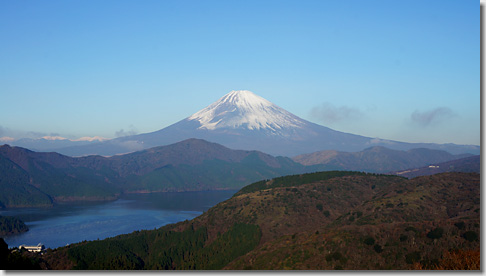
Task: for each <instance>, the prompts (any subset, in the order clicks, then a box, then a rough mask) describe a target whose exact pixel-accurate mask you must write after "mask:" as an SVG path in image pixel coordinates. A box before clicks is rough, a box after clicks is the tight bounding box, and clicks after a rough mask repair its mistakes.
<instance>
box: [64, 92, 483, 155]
mask: <svg viewBox="0 0 486 276" xmlns="http://www.w3.org/2000/svg"><path fill="white" fill-rule="evenodd" d="M189 138H198V139H204V140H207V141H210V142H214V143H218V144H221V145H223V146H226V147H229V148H231V149H242V150H258V151H262V152H265V153H268V154H271V155H274V156H295V155H299V154H304V153H312V152H315V151H322V150H337V151H346V152H353V151H361V150H363V149H365V148H369V147H373V146H385V147H388V148H391V149H397V150H408V149H412V148H420V147H423V148H431V149H440V150H445V151H448V152H450V153H453V154H459V153H475V154H479V147H477V146H461V145H454V144H443V145H439V144H425V143H422V144H420V143H403V142H398V141H390V140H383V139H377V138H370V137H364V136H360V135H354V134H349V133H344V132H340V131H336V130H333V129H330V128H328V127H324V126H321V125H318V124H314V123H311V122H309V121H306V120H304V119H302V118H299V117H298V116H295V115H293V114H291V113H290V112H288V111H286V110H284V109H283V108H281V107H278V106H276V105H275V104H273V103H271V102H269V101H267V100H266V99H264V98H262V97H260V96H258V95H255V94H254V93H252V92H250V91H231V92H230V93H228V94H226V95H225V96H223V97H222V98H220V99H219V100H218V101H216V102H214V103H213V104H211V105H209V106H208V107H206V108H204V109H202V110H200V111H198V112H196V113H195V114H193V115H191V116H189V117H187V118H186V119H183V120H181V121H179V122H177V123H175V124H173V125H170V126H168V127H166V128H164V129H161V130H158V131H155V132H151V133H145V134H139V135H133V136H126V137H120V138H117V139H112V140H109V141H104V142H99V143H92V144H89V145H84V146H75V147H65V148H60V149H56V151H57V152H60V153H62V154H65V155H70V156H83V155H90V154H98V155H103V156H111V155H116V154H122V153H129V152H134V151H138V150H142V149H148V148H151V147H156V146H162V145H169V144H173V143H176V142H179V141H182V140H186V139H189Z"/></svg>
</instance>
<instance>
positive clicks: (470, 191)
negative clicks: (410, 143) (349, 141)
mask: <svg viewBox="0 0 486 276" xmlns="http://www.w3.org/2000/svg"><path fill="white" fill-rule="evenodd" d="M273 183H275V185H274V184H273ZM279 183H280V184H279ZM286 183H287V184H286ZM265 185H267V187H265V186H262V185H261V184H256V185H255V186H258V187H256V188H255V189H252V190H248V191H246V192H240V193H238V194H236V195H235V196H234V197H232V198H230V199H228V200H226V201H224V202H221V203H220V204H218V205H216V206H214V207H213V208H211V209H210V210H208V211H207V212H205V213H204V214H202V215H201V216H199V217H197V218H195V219H193V220H191V221H185V222H180V223H177V224H173V225H167V226H165V227H162V228H160V229H157V230H151V231H137V232H134V233H131V234H127V235H121V236H117V237H114V238H110V239H106V240H102V241H93V242H84V243H79V244H74V245H71V246H70V247H66V248H59V249H56V250H53V251H51V252H48V253H47V254H45V255H44V256H43V257H42V260H41V265H42V266H43V267H45V268H49V269H236V270H241V269H258V270H266V269H278V270H283V269H310V270H316V269H353V270H356V269H358V270H367V269H372V270H376V269H394V270H401V269H451V268H455V269H479V245H480V241H479V233H480V229H479V222H480V220H479V218H480V215H479V214H480V176H479V174H476V173H445V174H438V175H433V176H425V177H417V178H414V179H406V178H403V177H397V176H385V175H373V174H362V173H352V172H351V173H342V174H341V175H338V174H335V172H323V173H314V174H305V175H296V176H290V177H283V178H279V179H278V180H277V179H275V180H268V181H266V182H265ZM251 186H252V185H250V186H249V187H251ZM465 260H469V261H471V262H470V263H469V264H466V263H465Z"/></svg>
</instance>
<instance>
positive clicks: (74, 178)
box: [0, 139, 461, 208]
mask: <svg viewBox="0 0 486 276" xmlns="http://www.w3.org/2000/svg"><path fill="white" fill-rule="evenodd" d="M331 155H332V154H331ZM460 157H461V156H454V155H451V154H449V153H447V152H444V151H434V150H428V149H417V150H410V151H408V152H400V151H394V150H389V149H385V148H381V147H375V148H370V149H368V150H365V151H363V152H357V153H337V155H336V156H334V157H332V158H329V159H328V160H327V163H325V164H319V163H312V162H315V161H312V159H309V160H311V161H308V162H311V163H306V162H304V159H305V158H302V157H301V158H300V159H296V161H299V162H301V163H303V164H301V163H297V162H295V161H293V160H292V159H290V158H288V157H273V156H271V155H268V154H265V153H262V152H259V151H244V150H232V149H229V148H227V147H224V146H222V145H219V144H216V143H211V142H207V141H205V140H201V139H188V140H184V141H181V142H178V143H175V144H172V145H168V146H161V147H155V148H151V149H147V150H142V151H138V152H134V153H130V154H125V155H117V156H112V157H102V156H85V157H76V158H74V157H69V156H65V155H62V154H59V153H55V152H33V151H30V150H27V149H24V148H19V147H10V146H8V145H4V146H0V175H1V176H2V177H1V178H0V208H2V207H29V206H50V205H52V204H53V203H54V202H61V201H75V200H85V201H86V200H91V201H93V200H113V199H116V198H117V197H118V196H119V195H120V194H121V193H134V192H164V191H200V190H215V189H238V188H241V187H243V186H245V185H247V184H249V183H252V182H255V181H258V180H262V179H268V178H272V177H277V176H283V175H289V174H295V173H307V172H316V171H325V170H357V171H367V172H383V171H385V172H389V171H397V170H400V169H408V168H416V167H419V166H422V164H430V163H437V162H441V161H443V160H452V159H454V158H460ZM304 164H306V165H304ZM310 164H311V165H310Z"/></svg>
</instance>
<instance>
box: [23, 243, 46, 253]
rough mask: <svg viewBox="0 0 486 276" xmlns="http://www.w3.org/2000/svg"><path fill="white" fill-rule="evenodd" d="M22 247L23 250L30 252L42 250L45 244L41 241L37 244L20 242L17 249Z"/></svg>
mask: <svg viewBox="0 0 486 276" xmlns="http://www.w3.org/2000/svg"><path fill="white" fill-rule="evenodd" d="M22 248H24V249H25V250H27V251H30V252H42V251H44V250H46V248H45V246H44V245H43V244H42V243H39V244H38V245H25V244H22V245H21V246H19V249H22Z"/></svg>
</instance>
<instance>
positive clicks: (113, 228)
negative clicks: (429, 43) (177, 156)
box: [0, 191, 236, 248]
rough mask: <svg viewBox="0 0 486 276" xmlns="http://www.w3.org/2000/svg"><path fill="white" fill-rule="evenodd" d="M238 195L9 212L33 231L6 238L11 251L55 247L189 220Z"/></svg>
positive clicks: (155, 197)
mask: <svg viewBox="0 0 486 276" xmlns="http://www.w3.org/2000/svg"><path fill="white" fill-rule="evenodd" d="M235 192H236V191H204V192H183V193H153V194H130V195H124V196H122V197H121V198H120V199H118V200H116V201H112V202H104V203H78V204H69V205H67V204H65V205H56V206H54V207H52V208H28V209H10V210H4V211H0V215H3V216H16V217H18V218H20V219H22V220H23V221H24V222H25V223H26V224H27V226H28V227H29V231H27V232H25V233H22V234H19V235H15V236H9V237H4V240H5V242H6V243H7V244H8V245H9V247H18V246H19V245H21V244H26V245H37V244H38V243H42V244H44V245H45V247H46V248H49V247H50V248H56V247H60V246H65V245H66V244H71V243H76V242H80V241H83V240H88V241H89V240H96V239H104V238H107V237H113V236H116V235H120V234H126V233H131V232H133V231H135V230H142V229H154V228H159V227H161V226H164V225H166V224H169V223H175V222H179V221H183V220H186V219H187V220H191V219H193V218H195V217H197V216H199V215H200V214H202V212H204V211H206V210H208V209H209V208H210V207H212V206H214V205H216V204H217V203H219V202H221V201H224V200H226V199H228V198H230V197H231V196H232V195H233V194H234V193H235Z"/></svg>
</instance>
